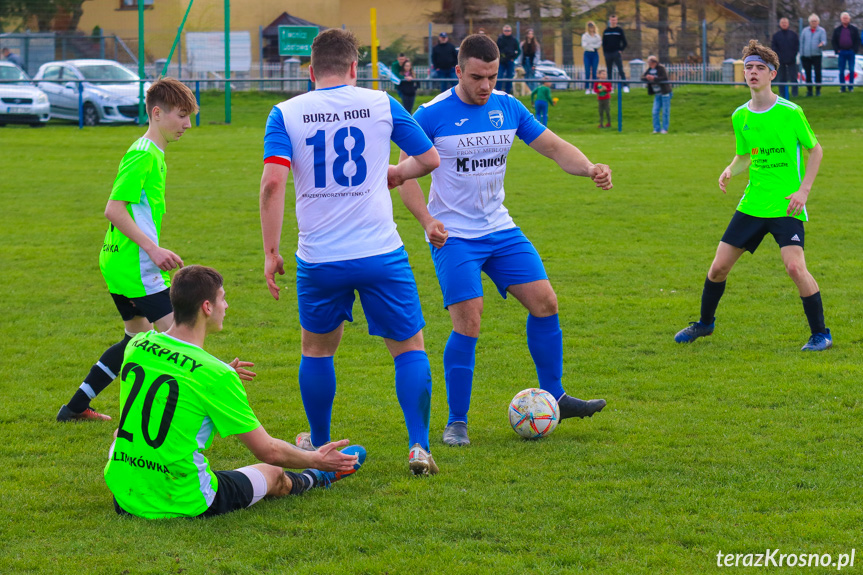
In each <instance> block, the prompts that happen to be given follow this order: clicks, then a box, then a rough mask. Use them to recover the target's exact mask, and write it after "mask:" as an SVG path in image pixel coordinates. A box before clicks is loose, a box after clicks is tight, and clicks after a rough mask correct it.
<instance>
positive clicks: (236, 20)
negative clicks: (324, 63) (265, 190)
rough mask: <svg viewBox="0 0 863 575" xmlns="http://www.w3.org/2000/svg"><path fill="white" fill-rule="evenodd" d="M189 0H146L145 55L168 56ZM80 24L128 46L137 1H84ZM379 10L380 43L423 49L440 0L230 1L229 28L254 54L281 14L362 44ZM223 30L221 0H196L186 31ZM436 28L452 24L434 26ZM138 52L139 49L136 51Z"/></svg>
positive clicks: (132, 41)
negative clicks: (243, 34)
mask: <svg viewBox="0 0 863 575" xmlns="http://www.w3.org/2000/svg"><path fill="white" fill-rule="evenodd" d="M188 5H189V0H154V1H153V2H152V4H145V6H146V9H145V11H144V45H145V48H146V53H147V57H148V59H149V60H153V59H157V58H166V57H167V56H168V53H169V52H170V50H171V44H172V42H173V40H174V36H175V35H176V33H177V28H178V27H179V26H180V23H181V22H182V20H183V15H184V14H185V12H186V8H187V7H188ZM82 7H83V9H84V14H83V16H82V17H81V20H80V23H79V25H78V28H79V29H80V30H82V31H84V32H90V31H91V30H93V29H94V28H95V27H97V26H98V27H99V28H100V29H101V30H102V33H104V34H106V35H116V36H119V37H120V38H122V39H123V40H125V41H126V43H127V44H128V45H129V46H130V47H133V49H134V47H135V46H137V38H138V9H137V3H136V2H135V0H88V1H87V2H84V4H83V6H82ZM372 7H375V8H376V11H377V23H378V38H379V42H380V44H381V45H382V46H388V45H389V44H390V43H392V42H393V41H395V40H397V39H399V38H402V37H403V38H404V40H405V42H406V43H407V44H408V45H410V46H414V47H416V48H419V49H422V47H424V46H425V43H426V42H427V37H428V27H429V22H430V21H431V14H432V13H434V12H436V11H439V10H440V9H441V0H374V1H373V2H372V1H369V0H254V1H249V0H245V1H243V2H237V1H236V0H234V2H231V5H230V27H231V30H232V31H234V32H237V31H248V32H249V34H250V36H251V40H252V54H253V59H254V60H257V54H258V53H259V50H260V44H259V31H260V29H261V28H265V27H267V26H268V25H269V24H270V23H272V22H273V20H275V19H276V18H278V17H279V16H280V15H281V14H282V13H284V12H288V13H289V14H291V15H292V16H296V17H299V18H302V19H304V20H308V21H310V22H313V23H315V24H319V25H321V26H326V27H328V28H334V27H339V28H340V27H342V26H345V27H347V28H349V29H350V30H352V31H353V32H354V33H355V34H356V35H357V37H358V39H359V41H360V43H361V44H363V45H368V44H370V43H371V25H370V20H369V10H370V8H372ZM224 29H225V0H195V1H194V4H193V5H192V9H191V11H190V12H189V17H188V19H187V21H186V25H185V28H184V31H186V32H219V31H224ZM439 30H451V27H450V26H442V25H435V26H434V34H437V32H438V31H439ZM136 53H137V52H136Z"/></svg>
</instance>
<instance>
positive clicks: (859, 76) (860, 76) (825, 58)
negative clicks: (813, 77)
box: [821, 50, 863, 86]
mask: <svg viewBox="0 0 863 575" xmlns="http://www.w3.org/2000/svg"><path fill="white" fill-rule="evenodd" d="M849 82H850V78H849V74H848V69H847V68H846V69H845V83H846V84H848V83H849ZM821 83H822V84H839V56H837V55H836V52H834V51H833V50H824V52H822V53H821ZM854 85H855V86H863V56H861V55H860V54H858V55H857V56H855V58H854Z"/></svg>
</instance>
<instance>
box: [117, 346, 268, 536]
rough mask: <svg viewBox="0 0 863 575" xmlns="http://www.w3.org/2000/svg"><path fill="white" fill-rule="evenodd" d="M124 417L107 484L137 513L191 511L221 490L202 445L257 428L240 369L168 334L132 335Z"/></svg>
mask: <svg viewBox="0 0 863 575" xmlns="http://www.w3.org/2000/svg"><path fill="white" fill-rule="evenodd" d="M120 373H121V375H120V377H121V383H120V414H121V415H120V423H119V426H118V430H117V438H116V440H115V441H114V443H113V444H112V445H111V450H110V453H109V457H108V464H107V465H106V466H105V482H106V483H107V484H108V488H109V489H110V490H111V492H112V493H113V494H114V497H115V498H116V499H117V502H118V503H119V504H120V507H122V508H123V509H124V510H125V511H128V512H129V513H131V514H133V515H137V516H139V517H145V518H148V519H157V518H163V517H194V516H197V515H200V514H201V513H203V512H204V511H206V510H207V509H208V508H209V507H210V505H211V504H212V503H213V500H214V498H215V497H216V491H217V490H218V488H219V485H218V480H217V477H216V475H215V474H214V473H213V471H212V470H211V469H210V464H209V462H208V461H207V458H206V457H205V456H204V454H203V451H204V450H205V449H207V448H208V447H209V446H210V444H211V443H212V442H213V438H214V436H215V433H216V432H217V431H218V432H219V435H221V436H222V437H226V436H228V435H236V434H239V433H246V432H249V431H253V430H255V429H257V428H258V427H259V426H260V423H259V422H258V419H257V418H256V417H255V414H254V412H253V411H252V409H251V407H249V402H248V399H247V397H246V391H245V389H244V388H243V384H242V383H241V382H240V378H239V376H238V375H237V372H236V371H235V370H234V369H233V368H232V367H231V366H229V365H228V364H226V363H224V362H222V361H220V360H219V359H217V358H215V357H214V356H212V355H210V354H209V353H207V352H206V351H204V350H203V349H201V348H199V347H197V346H195V345H192V344H190V343H188V342H185V341H181V340H179V339H176V338H173V337H171V336H169V335H167V334H164V333H158V332H156V331H149V332H145V333H140V334H138V335H137V336H135V337H134V338H133V339H132V341H130V342H129V345H128V346H127V347H126V353H125V358H124V361H123V368H122V370H121V372H120Z"/></svg>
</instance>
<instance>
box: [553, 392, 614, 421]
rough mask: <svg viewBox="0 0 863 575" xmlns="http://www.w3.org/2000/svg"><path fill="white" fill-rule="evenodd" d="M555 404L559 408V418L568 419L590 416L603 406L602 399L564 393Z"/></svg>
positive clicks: (603, 401)
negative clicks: (578, 396)
mask: <svg viewBox="0 0 863 575" xmlns="http://www.w3.org/2000/svg"><path fill="white" fill-rule="evenodd" d="M557 406H558V407H559V408H560V419H561V421H562V420H564V419H569V418H570V417H582V418H583V417H592V416H593V414H594V413H599V412H600V411H602V408H603V407H605V400H604V399H588V400H587V401H585V400H583V399H578V398H577V397H572V396H569V395H566V394H565V393H564V394H563V395H562V396H561V397H560V399H558V400H557Z"/></svg>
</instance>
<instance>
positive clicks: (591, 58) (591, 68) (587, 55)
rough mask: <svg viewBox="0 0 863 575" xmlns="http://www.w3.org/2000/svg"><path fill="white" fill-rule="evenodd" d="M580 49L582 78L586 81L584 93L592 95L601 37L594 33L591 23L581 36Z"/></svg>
mask: <svg viewBox="0 0 863 575" xmlns="http://www.w3.org/2000/svg"><path fill="white" fill-rule="evenodd" d="M581 48H582V50H584V78H585V79H586V80H588V82H587V83H586V84H585V85H584V93H585V94H593V91H592V90H591V87H592V86H593V83H594V82H595V81H596V72H597V69H598V68H599V49H600V48H602V36H600V35H599V33H598V32H597V31H596V24H594V23H593V22H588V23H587V32H585V33H584V34H582V35H581Z"/></svg>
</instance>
